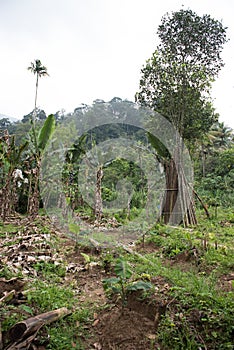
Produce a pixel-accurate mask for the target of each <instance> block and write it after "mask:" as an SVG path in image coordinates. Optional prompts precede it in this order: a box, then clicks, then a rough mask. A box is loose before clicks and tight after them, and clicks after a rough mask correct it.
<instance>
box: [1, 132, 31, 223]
mask: <svg viewBox="0 0 234 350" xmlns="http://www.w3.org/2000/svg"><path fill="white" fill-rule="evenodd" d="M27 146H28V142H25V143H24V144H22V145H20V146H16V145H15V137H14V136H10V135H9V134H8V132H7V130H5V132H4V135H3V136H2V137H0V165H1V178H2V184H1V186H0V187H1V188H0V217H1V218H2V219H3V221H4V220H5V219H6V217H8V216H9V215H10V214H11V213H12V212H13V211H14V209H15V204H16V203H15V202H16V200H15V199H16V197H17V194H16V184H17V174H16V169H17V168H19V167H20V161H21V157H22V153H23V152H24V150H25V149H26V148H27ZM19 171H20V170H19Z"/></svg>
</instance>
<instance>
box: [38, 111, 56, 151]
mask: <svg viewBox="0 0 234 350" xmlns="http://www.w3.org/2000/svg"><path fill="white" fill-rule="evenodd" d="M54 129H55V118H54V115H53V114H50V115H48V117H47V118H46V120H45V122H44V124H43V126H42V128H41V129H40V131H39V135H38V148H39V150H41V151H43V150H44V149H45V147H46V145H47V142H48V141H49V139H50V138H51V136H52V134H53V132H54Z"/></svg>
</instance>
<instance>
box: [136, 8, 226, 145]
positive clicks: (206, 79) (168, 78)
mask: <svg viewBox="0 0 234 350" xmlns="http://www.w3.org/2000/svg"><path fill="white" fill-rule="evenodd" d="M157 34H158V37H159V39H160V44H159V45H158V46H157V48H156V50H155V52H154V53H153V55H152V57H151V58H150V59H149V60H148V61H147V62H146V65H145V66H144V67H143V69H142V71H141V73H142V76H141V79H140V90H139V92H138V93H137V94H136V99H137V101H138V102H139V103H140V104H142V105H145V106H148V107H151V108H153V109H154V110H156V111H157V112H159V113H161V114H162V115H163V116H164V117H165V118H167V119H169V120H170V121H171V122H172V123H173V125H174V126H175V127H176V128H177V130H178V131H179V132H180V134H181V136H182V137H183V138H185V139H189V140H192V139H196V138H199V137H200V136H201V134H203V133H205V132H207V131H208V130H209V128H210V127H211V125H212V124H213V123H214V122H215V121H216V120H217V114H215V111H214V108H213V106H212V101H211V99H210V97H209V95H210V88H211V83H212V82H213V81H214V79H215V78H216V77H217V75H218V72H219V71H220V69H221V68H222V67H223V65H224V63H223V60H222V58H221V51H222V49H223V45H224V44H225V42H226V41H227V38H226V28H225V27H224V26H223V25H222V23H221V22H219V21H217V20H214V19H212V18H211V17H210V16H209V15H204V16H202V17H200V16H198V15H197V14H196V13H194V12H192V11H191V10H180V11H178V12H173V13H172V14H166V15H165V16H164V17H163V18H162V22H161V24H160V25H159V27H158V31H157Z"/></svg>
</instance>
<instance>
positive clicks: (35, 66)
mask: <svg viewBox="0 0 234 350" xmlns="http://www.w3.org/2000/svg"><path fill="white" fill-rule="evenodd" d="M28 70H30V71H31V72H32V73H33V74H36V93H35V104H34V113H35V112H36V108H37V91H38V80H39V78H40V77H43V76H45V75H47V76H49V74H48V72H47V68H46V67H45V66H43V65H42V64H41V61H40V60H34V62H31V66H29V67H28Z"/></svg>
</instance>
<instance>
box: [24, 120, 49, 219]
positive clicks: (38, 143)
mask: <svg viewBox="0 0 234 350" xmlns="http://www.w3.org/2000/svg"><path fill="white" fill-rule="evenodd" d="M54 129H55V118H54V115H53V114H50V115H49V116H48V117H47V118H46V120H45V122H44V124H43V126H42V127H41V129H40V130H39V131H38V132H37V131H36V128H35V125H32V129H31V133H30V135H29V138H30V141H31V142H30V146H31V155H30V157H29V159H28V164H29V163H30V165H31V167H30V171H29V175H30V181H29V195H28V214H29V215H30V216H31V217H32V218H33V217H35V216H36V215H37V214H38V211H39V202H40V195H39V178H40V169H41V159H42V155H43V152H44V151H45V148H46V146H47V144H48V141H49V140H50V138H51V136H52V134H53V132H54Z"/></svg>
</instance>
